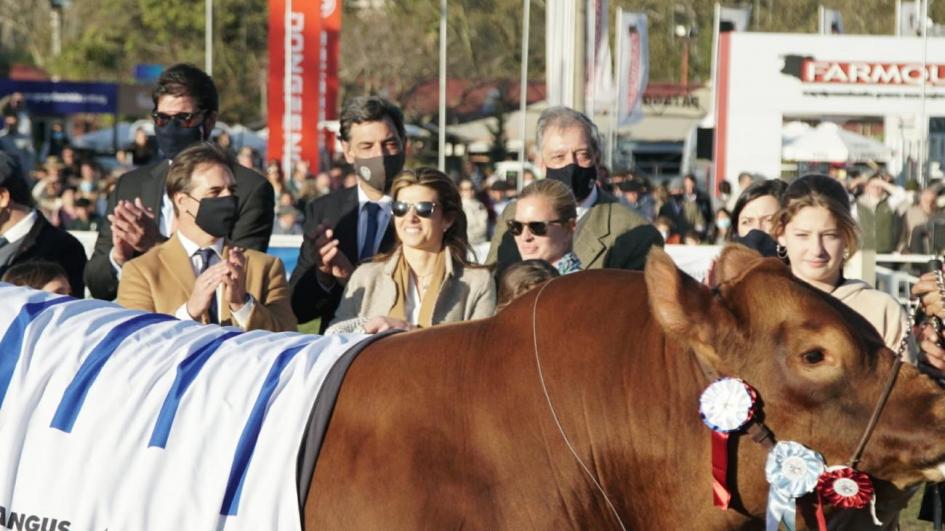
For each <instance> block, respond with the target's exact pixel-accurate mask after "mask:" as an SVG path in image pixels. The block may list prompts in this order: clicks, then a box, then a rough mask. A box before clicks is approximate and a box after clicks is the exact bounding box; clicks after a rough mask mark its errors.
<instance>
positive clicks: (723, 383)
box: [699, 378, 756, 433]
mask: <svg viewBox="0 0 945 531" xmlns="http://www.w3.org/2000/svg"><path fill="white" fill-rule="evenodd" d="M755 397H756V394H755V392H754V390H753V389H752V388H751V386H749V385H748V384H747V383H745V382H743V381H742V380H740V379H738V378H720V379H719V380H716V381H715V382H714V383H712V384H711V385H709V387H706V389H705V391H703V392H702V396H700V397H699V416H700V417H702V422H704V423H705V425H706V426H708V427H709V428H710V429H712V430H713V431H717V432H719V433H731V432H734V431H738V430H740V429H742V428H743V427H745V425H746V424H748V423H749V422H750V421H751V419H752V417H754V413H755Z"/></svg>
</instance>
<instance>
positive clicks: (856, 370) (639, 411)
mask: <svg viewBox="0 0 945 531" xmlns="http://www.w3.org/2000/svg"><path fill="white" fill-rule="evenodd" d="M745 253H749V252H748V251H739V250H728V251H726V253H725V256H723V258H722V260H721V262H720V265H719V271H720V278H722V280H723V284H722V286H721V288H720V290H719V293H720V294H721V295H720V296H717V295H714V294H713V293H711V292H710V291H709V290H708V289H706V288H704V287H702V286H700V285H698V284H696V283H695V282H694V281H692V280H691V279H689V278H688V277H686V276H685V275H683V274H681V273H679V272H678V270H676V268H675V266H673V265H672V262H671V261H670V260H669V258H668V257H667V256H666V255H665V253H663V252H662V251H661V250H655V251H653V252H652V253H651V257H650V260H649V263H648V266H647V273H646V279H644V275H642V274H640V273H633V272H625V271H609V270H603V271H588V272H584V273H580V274H576V275H569V276H567V277H564V278H560V279H556V280H554V281H552V282H551V283H550V284H549V285H548V286H547V287H546V289H544V290H543V291H541V292H540V293H541V294H540V298H539V300H538V304H537V306H536V304H535V302H536V297H539V291H540V290H533V291H532V292H530V293H528V294H526V295H525V296H523V297H522V298H521V299H519V300H517V301H516V302H515V303H513V304H512V305H510V306H509V307H508V308H506V309H505V310H504V311H503V312H502V313H501V314H499V316H497V317H495V318H492V319H486V320H482V321H477V322H471V323H464V324H458V325H449V326H442V327H437V328H433V329H429V330H423V331H416V332H409V333H404V334H399V335H396V336H392V337H389V338H386V339H384V340H382V341H379V342H378V343H375V344H374V345H372V346H370V347H369V348H367V349H366V350H365V351H364V352H362V353H361V355H360V356H359V358H358V359H357V360H356V361H355V362H354V364H353V365H352V367H351V369H350V370H349V372H348V375H347V377H346V380H345V382H344V385H343V386H342V389H341V393H340V395H339V397H338V403H337V407H336V409H335V412H334V414H333V417H332V420H331V424H330V426H329V431H328V434H327V436H326V439H325V441H324V445H323V447H322V451H321V454H320V456H319V460H318V463H317V465H316V468H315V474H314V477H313V479H312V484H311V490H310V493H309V497H308V500H307V502H306V504H305V513H304V517H305V522H304V523H305V528H306V529H310V530H315V529H317V530H326V529H327V530H332V529H358V530H370V529H391V530H399V529H404V530H406V529H421V528H423V529H459V528H464V529H484V530H485V529H489V530H492V529H510V530H520V529H620V526H619V524H618V522H617V520H616V518H615V517H614V516H613V513H612V511H611V510H610V508H609V506H608V503H607V501H606V500H605V498H604V495H603V494H601V492H600V491H598V489H597V488H596V486H595V485H594V483H593V482H592V481H591V480H590V479H589V478H588V476H587V474H586V473H585V472H584V470H583V469H582V466H581V464H580V463H579V461H578V460H577V459H576V458H575V456H574V455H572V453H571V450H570V449H569V446H568V441H569V442H570V443H571V445H573V448H574V451H575V452H576V454H577V456H578V457H579V458H580V460H581V461H582V462H583V463H584V464H586V466H587V467H588V469H589V470H590V473H591V474H593V476H594V478H595V479H596V480H598V481H599V482H600V485H601V487H602V489H603V491H604V492H606V494H607V496H608V498H609V500H610V501H611V502H612V503H613V505H614V507H615V508H616V511H617V513H618V514H619V516H620V520H621V521H622V522H623V525H624V526H625V527H626V528H627V529H636V530H662V529H666V530H674V529H703V530H708V531H711V530H721V529H761V528H763V517H764V503H765V497H766V494H767V484H766V482H765V480H764V458H765V455H764V452H763V450H762V449H761V448H760V447H759V446H757V445H755V444H753V443H751V442H750V441H739V442H738V443H737V444H736V445H737V452H736V462H735V467H734V468H735V472H734V477H733V480H734V481H733V486H734V487H735V489H736V492H735V494H736V504H735V507H736V508H735V510H730V511H727V512H722V511H720V510H718V509H716V508H714V507H713V506H712V498H711V489H710V481H711V468H710V445H709V441H710V437H709V430H708V429H707V428H706V427H705V426H704V425H703V424H702V423H701V421H700V420H699V417H698V412H697V404H698V397H699V395H700V393H701V392H702V390H703V389H704V388H705V386H706V385H707V384H708V383H709V382H708V380H707V379H706V376H705V373H704V372H703V369H702V366H701V365H700V363H699V362H698V360H699V359H701V360H702V362H703V363H705V364H708V365H711V366H712V367H714V368H715V369H716V370H718V371H719V372H720V373H722V374H731V375H738V376H741V377H743V378H745V379H746V380H747V381H749V382H750V383H751V384H753V385H754V386H755V387H756V388H757V389H758V390H759V392H760V394H761V397H762V399H763V401H764V410H765V420H766V422H767V423H768V425H769V426H771V428H772V429H773V431H774V432H775V435H776V436H777V437H778V438H780V439H790V440H796V441H798V442H801V443H804V444H807V445H809V446H811V447H812V448H815V449H816V450H818V451H820V452H822V453H824V455H825V457H826V458H827V460H828V463H830V464H838V463H840V462H842V461H844V460H846V459H847V458H848V457H849V453H850V452H852V451H853V446H854V445H855V442H856V439H857V438H858V436H859V435H860V432H861V431H862V428H863V426H865V423H866V420H867V417H868V414H869V410H870V408H871V407H872V405H873V401H874V400H875V396H878V389H879V388H881V387H882V383H883V382H882V377H883V375H885V374H886V371H888V368H889V366H890V365H891V359H892V358H891V355H890V353H889V352H888V351H886V350H884V349H882V348H881V346H880V344H879V343H878V340H876V339H875V338H873V335H875V333H873V334H872V335H870V334H865V335H864V334H862V333H855V332H854V329H853V328H852V327H851V324H850V323H852V326H862V325H863V323H864V321H862V319H860V320H859V321H857V318H856V316H855V314H852V312H850V311H849V310H847V309H845V307H843V305H842V304H839V303H834V302H831V299H830V298H829V297H828V296H826V295H823V294H820V293H817V292H815V291H814V290H813V289H812V288H809V287H807V286H805V285H801V284H800V283H798V282H796V281H794V280H792V279H790V277H789V276H788V274H787V273H786V271H785V270H784V268H783V267H781V266H780V265H779V264H778V263H777V262H776V261H775V262H773V263H772V262H771V261H768V260H760V259H759V258H758V257H757V256H756V255H751V254H745ZM648 284H649V289H648V288H647V285H648ZM648 293H649V294H650V295H649V296H648ZM533 308H535V312H534V314H533ZM792 311H794V312H797V313H798V314H799V315H801V316H803V317H804V318H803V319H799V318H798V317H797V316H793V317H792V316H791V315H792V314H791V312H792ZM533 318H534V323H535V327H536V329H537V338H538V340H537V343H538V352H539V356H538V358H539V359H540V369H541V372H539V363H538V362H537V361H536V354H535V343H534V337H535V336H534V334H533V329H532V326H533ZM812 320H813V321H812ZM815 325H816V330H815V329H814V327H815ZM792 327H794V328H792ZM864 337H865V339H864ZM811 338H813V339H811ZM811 341H814V343H811ZM813 344H816V346H818V347H819V348H823V349H824V350H825V351H826V355H825V361H824V363H823V364H822V365H821V366H819V367H805V366H800V365H798V361H797V360H798V359H799V356H800V355H801V354H802V353H800V352H795V351H796V350H798V349H806V348H809V347H810V346H811V345H813ZM844 349H846V350H845V351H842V350H844ZM542 377H543V379H544V383H545V388H546V389H547V392H548V396H549V397H550V402H551V404H553V408H554V413H555V414H556V415H557V418H558V420H559V421H560V424H561V427H562V429H563V432H564V434H565V435H566V437H567V441H566V439H565V437H563V436H562V433H561V431H559V428H558V425H557V424H556V422H555V417H554V416H553V414H552V409H551V407H549V402H548V400H546V397H545V393H544V390H543V386H542ZM920 399H921V400H926V402H925V403H924V404H923V407H926V404H927V407H926V409H925V411H929V413H924V414H917V413H915V412H914V410H915V409H916V407H917V400H920ZM941 404H942V397H941V393H939V392H937V390H936V389H935V388H934V386H933V385H932V384H931V383H930V382H929V381H928V380H927V379H925V378H924V377H921V376H919V375H918V373H917V372H916V371H915V370H914V369H912V368H911V367H906V368H905V370H904V371H903V375H902V380H901V381H900V383H899V385H898V386H897V388H896V391H895V392H894V393H893V398H892V401H891V403H890V406H889V409H888V410H887V412H886V414H885V415H884V417H883V420H882V421H881V423H880V426H879V428H878V430H877V434H876V436H875V437H874V440H873V441H872V442H871V443H870V446H869V447H868V449H867V452H866V455H865V458H864V462H863V467H864V468H865V469H866V470H867V471H871V472H872V471H874V470H881V471H884V472H885V473H887V474H889V475H887V476H883V477H885V478H887V479H903V478H906V477H907V476H909V475H910V474H915V472H916V468H917V467H918V466H919V463H920V462H921V464H922V465H923V466H925V465H931V464H934V463H936V462H939V461H941V459H942V456H943V455H945V448H943V445H942V442H941V441H945V430H943V429H942V427H943V426H945V421H943V419H942V418H941V417H942V413H943V408H942V407H941ZM933 405H935V407H934V408H933V407H932V406H933ZM933 410H934V412H933ZM923 415H924V416H923ZM818 416H819V417H820V418H817V417H818ZM917 421H918V422H917ZM919 422H921V423H922V424H920V423H919ZM920 432H923V433H920ZM933 436H934V437H938V439H937V440H933V438H932V437H933ZM923 445H924V446H923ZM909 477H911V478H912V479H914V477H912V476H909Z"/></svg>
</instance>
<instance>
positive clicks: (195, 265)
mask: <svg viewBox="0 0 945 531" xmlns="http://www.w3.org/2000/svg"><path fill="white" fill-rule="evenodd" d="M177 238H178V239H179V240H180V243H181V245H183V246H184V252H185V253H187V256H189V257H190V267H191V269H192V270H193V272H194V278H196V277H197V276H199V275H200V270H201V269H203V266H204V264H203V257H201V256H200V255H199V254H197V251H199V250H200V249H201V247H200V246H199V245H197V244H196V243H194V242H193V241H191V240H190V239H188V238H187V237H186V236H184V235H183V234H182V233H181V232H180V231H178V232H177ZM209 247H210V248H211V249H213V255H212V256H211V258H210V265H214V264H217V263H219V262H220V261H222V260H223V238H217V239H216V240H214V241H213V243H212V244H210V246H209ZM223 288H224V284H222V283H221V284H220V285H219V286H217V293H216V299H217V315H218V316H220V315H222V308H223V305H224V304H227V303H226V302H224V300H223ZM254 306H255V301H254V299H253V296H252V295H250V294H248V293H247V294H246V303H245V304H243V307H242V308H240V309H239V310H236V311H232V312H230V315H232V316H233V320H234V321H236V324H238V325H239V326H240V328H242V329H244V330H245V329H246V323H248V322H249V314H250V313H252V311H253V307H254ZM174 317H177V318H178V319H180V320H182V321H193V320H194V318H193V317H191V315H190V313H189V312H187V303H186V302H185V303H184V304H182V305H181V307H180V308H178V309H177V311H176V312H174Z"/></svg>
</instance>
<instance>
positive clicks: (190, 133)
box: [154, 120, 204, 159]
mask: <svg viewBox="0 0 945 531" xmlns="http://www.w3.org/2000/svg"><path fill="white" fill-rule="evenodd" d="M203 132H204V127H203V124H200V125H198V126H196V127H183V126H181V125H179V124H178V123H177V120H171V121H170V122H168V123H167V125H165V126H164V127H157V126H155V127H154V134H155V135H157V142H158V148H159V149H160V150H161V155H162V156H163V157H164V158H165V159H173V158H174V157H176V156H177V154H178V153H180V152H181V151H184V150H185V149H187V148H188V147H190V146H191V145H193V144H196V143H197V142H200V141H202V140H203Z"/></svg>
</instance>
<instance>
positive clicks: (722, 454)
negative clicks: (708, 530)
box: [712, 431, 732, 511]
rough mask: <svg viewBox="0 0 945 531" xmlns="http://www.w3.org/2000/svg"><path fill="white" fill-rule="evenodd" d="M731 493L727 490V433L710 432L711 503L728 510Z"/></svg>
mask: <svg viewBox="0 0 945 531" xmlns="http://www.w3.org/2000/svg"><path fill="white" fill-rule="evenodd" d="M731 501H732V493H731V492H729V490H728V434H727V433H719V432H717V431H713V432H712V504H713V505H715V506H716V507H718V508H720V509H722V510H723V511H725V510H728V504H729V502H731Z"/></svg>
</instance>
